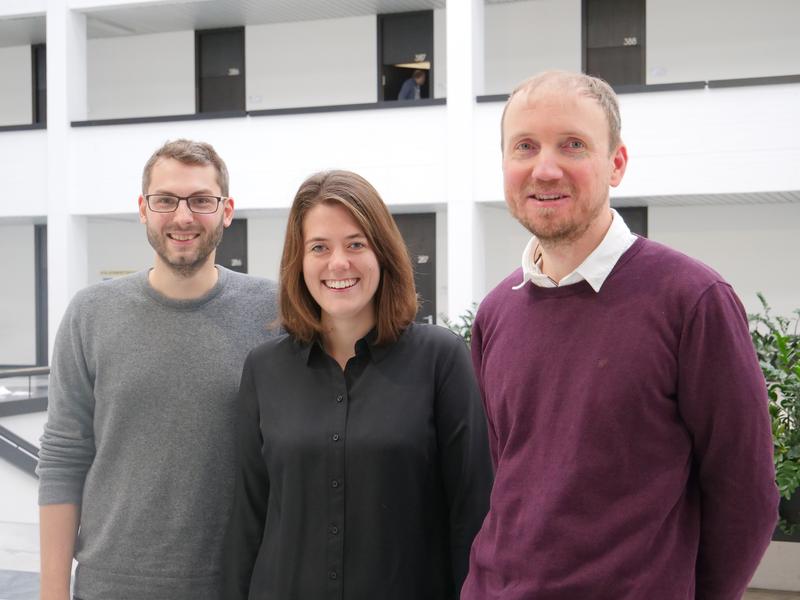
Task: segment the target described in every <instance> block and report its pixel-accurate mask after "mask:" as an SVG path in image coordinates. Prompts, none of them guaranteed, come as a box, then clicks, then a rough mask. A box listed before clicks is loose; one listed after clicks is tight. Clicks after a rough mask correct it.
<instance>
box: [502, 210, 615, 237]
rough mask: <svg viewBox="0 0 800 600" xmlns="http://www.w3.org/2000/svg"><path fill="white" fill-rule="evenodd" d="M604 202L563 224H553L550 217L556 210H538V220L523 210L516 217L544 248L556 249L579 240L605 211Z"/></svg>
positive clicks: (517, 212)
mask: <svg viewBox="0 0 800 600" xmlns="http://www.w3.org/2000/svg"><path fill="white" fill-rule="evenodd" d="M603 208H604V205H603V203H602V202H598V203H596V204H593V205H592V206H591V207H588V208H587V209H586V210H585V211H581V212H579V213H578V214H577V215H573V216H571V217H570V218H569V219H567V220H565V221H562V222H560V223H559V222H551V221H550V220H549V217H550V215H552V214H554V213H556V212H557V209H554V208H547V207H544V208H537V209H536V210H537V211H538V215H537V216H538V218H536V219H532V218H530V217H529V216H528V215H527V214H525V212H524V211H523V210H515V211H514V212H515V213H516V214H515V215H514V217H515V218H516V219H517V221H519V222H520V224H521V225H522V226H523V227H524V228H525V229H527V230H528V231H530V232H531V233H532V234H533V235H535V236H536V240H537V241H538V242H539V243H540V244H541V245H542V247H543V248H556V247H559V246H565V245H569V244H572V243H574V242H575V241H577V240H579V239H580V238H581V237H582V236H583V235H584V234H585V233H586V231H587V230H588V229H589V227H590V226H591V225H592V223H594V222H595V221H596V220H597V219H598V218H599V216H600V213H601V212H602V211H603Z"/></svg>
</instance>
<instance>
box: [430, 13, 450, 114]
mask: <svg viewBox="0 0 800 600" xmlns="http://www.w3.org/2000/svg"><path fill="white" fill-rule="evenodd" d="M433 97H434V98H446V97H447V12H446V11H445V9H443V8H437V9H436V10H434V11H433Z"/></svg>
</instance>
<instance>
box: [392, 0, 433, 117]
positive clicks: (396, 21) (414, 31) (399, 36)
mask: <svg viewBox="0 0 800 600" xmlns="http://www.w3.org/2000/svg"><path fill="white" fill-rule="evenodd" d="M432 66H433V11H432V10H425V11H419V12H408V13H393V14H387V15H378V100H379V101H381V102H383V101H387V100H397V96H398V94H399V93H400V88H401V87H402V85H403V82H404V81H405V80H406V79H408V78H409V77H411V74H412V73H413V72H414V70H416V69H420V70H423V71H427V73H428V75H427V77H426V78H425V83H424V84H423V85H421V86H420V97H421V98H430V90H431V89H433V84H432V81H431V80H432V79H433V68H432Z"/></svg>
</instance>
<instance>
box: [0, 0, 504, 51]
mask: <svg viewBox="0 0 800 600" xmlns="http://www.w3.org/2000/svg"><path fill="white" fill-rule="evenodd" d="M0 1H1V0H0ZM457 1H459V2H463V1H465V0H457ZM484 1H485V3H486V4H504V3H507V2H517V1H519V0H484ZM445 5H446V0H172V1H170V0H166V1H164V2H159V3H157V4H154V5H146V4H140V5H138V6H137V5H133V6H131V5H128V6H122V7H119V8H97V9H89V10H87V11H86V14H87V17H88V18H87V37H89V38H102V37H117V36H124V35H139V34H146V33H161V32H166V31H190V30H194V29H214V28H218V27H237V26H241V25H261V24H264V23H282V22H287V21H310V20H315V19H334V18H341V17H353V16H359V15H377V14H384V13H396V12H410V11H415V10H433V9H441V8H445ZM44 42H45V17H44V15H40V16H36V17H23V18H8V19H0V47H8V46H25V45H30V44H42V43H44Z"/></svg>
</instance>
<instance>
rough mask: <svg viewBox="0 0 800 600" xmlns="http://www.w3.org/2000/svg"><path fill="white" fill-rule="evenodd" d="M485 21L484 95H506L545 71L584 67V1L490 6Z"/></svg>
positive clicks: (529, 1)
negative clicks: (582, 29) (582, 53)
mask: <svg viewBox="0 0 800 600" xmlns="http://www.w3.org/2000/svg"><path fill="white" fill-rule="evenodd" d="M484 22H485V33H484V35H485V38H484V54H485V66H484V88H485V89H484V91H483V93H484V94H508V93H510V92H511V90H512V89H513V88H514V87H515V86H516V84H518V83H520V82H521V81H523V80H524V79H527V78H528V77H530V76H531V75H535V74H536V73H538V72H539V71H544V70H547V69H565V70H568V71H580V68H581V2H580V0H526V1H523V2H508V3H504V4H487V5H486V6H485V8H484Z"/></svg>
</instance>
